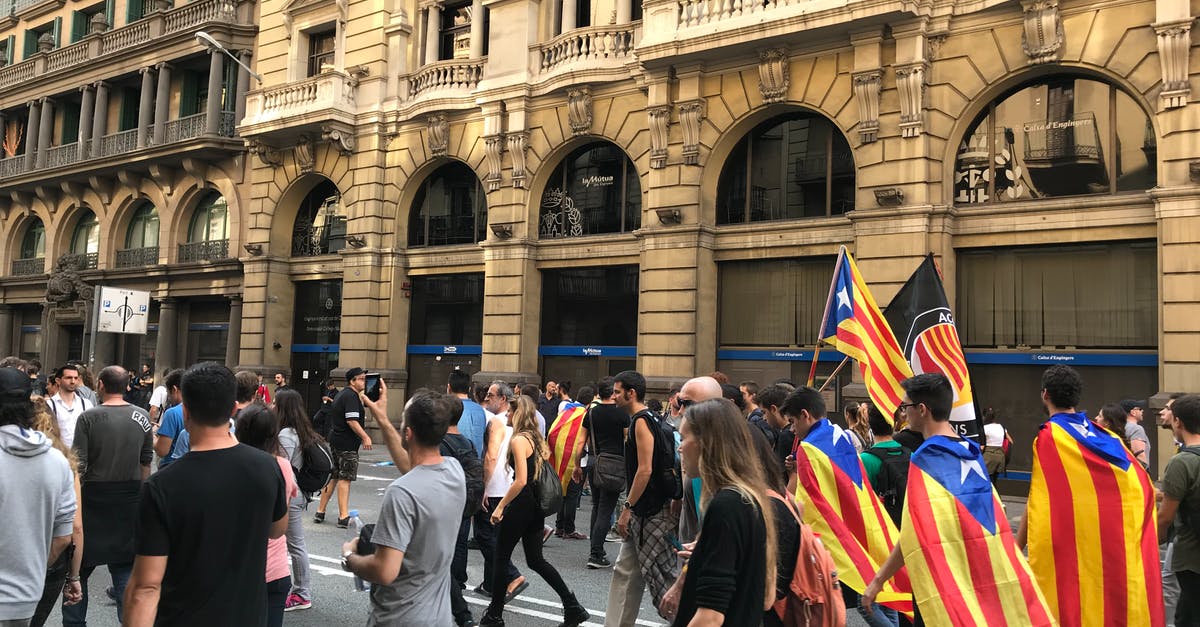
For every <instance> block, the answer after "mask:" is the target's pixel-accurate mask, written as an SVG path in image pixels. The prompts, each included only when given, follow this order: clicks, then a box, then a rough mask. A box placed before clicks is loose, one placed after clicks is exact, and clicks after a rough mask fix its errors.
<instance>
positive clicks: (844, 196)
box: [717, 113, 854, 224]
mask: <svg viewBox="0 0 1200 627" xmlns="http://www.w3.org/2000/svg"><path fill="white" fill-rule="evenodd" d="M852 209H854V157H853V155H852V154H851V152H850V145H849V144H848V143H846V138H845V137H844V136H843V135H842V133H841V131H840V130H838V129H837V128H836V127H835V126H834V125H833V124H832V123H830V122H829V120H827V119H825V118H823V117H821V116H819V115H816V114H812V113H793V114H789V115H786V116H779V117H776V118H772V119H770V120H768V121H766V122H764V123H762V124H760V125H758V126H757V127H756V128H755V129H754V130H753V131H750V133H748V134H747V135H746V136H745V137H743V138H742V140H741V141H740V142H738V145H737V146H735V147H734V149H733V152H731V153H730V154H729V159H728V160H726V162H725V166H724V167H723V168H722V169H721V178H720V181H719V183H718V184H717V223H718V224H738V223H742V222H758V221H762V220H784V219H789V218H812V217H820V216H829V215H838V214H842V213H846V212H847V211H850V210H852Z"/></svg>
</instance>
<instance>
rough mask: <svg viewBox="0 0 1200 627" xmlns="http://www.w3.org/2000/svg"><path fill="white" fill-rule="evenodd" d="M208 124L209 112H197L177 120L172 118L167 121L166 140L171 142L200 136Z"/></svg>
mask: <svg viewBox="0 0 1200 627" xmlns="http://www.w3.org/2000/svg"><path fill="white" fill-rule="evenodd" d="M207 125H208V114H207V113H197V114H195V115H189V116H187V117H183V118H179V119H177V120H170V121H169V122H167V128H166V133H165V134H166V138H165V141H166V142H167V143H168V144H170V143H172V142H177V141H182V140H185V139H192V138H193V137H199V136H201V135H203V134H204V129H205V127H206V126H207Z"/></svg>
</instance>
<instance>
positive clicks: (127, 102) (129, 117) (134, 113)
mask: <svg viewBox="0 0 1200 627" xmlns="http://www.w3.org/2000/svg"><path fill="white" fill-rule="evenodd" d="M140 100H141V92H140V90H138V89H135V88H133V87H126V88H125V89H123V90H122V91H121V128H120V130H122V131H128V130H132V129H135V128H137V123H138V107H139V106H140Z"/></svg>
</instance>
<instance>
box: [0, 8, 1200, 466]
mask: <svg viewBox="0 0 1200 627" xmlns="http://www.w3.org/2000/svg"><path fill="white" fill-rule="evenodd" d="M185 6H186V5H185ZM172 10H176V11H177V10H180V9H172ZM1192 10H1193V9H1192V7H1191V6H1190V5H1189V4H1188V3H1186V2H1182V1H1181V0H1158V1H1157V2H1149V1H1124V0H1122V1H1102V2H1077V1H1061V2H1054V1H1052V0H1029V1H1027V2H1015V1H1005V2H998V1H990V0H981V1H976V2H964V1H959V2H916V3H912V2H892V1H886V0H883V1H870V2H866V1H857V0H852V1H849V2H847V1H845V0H841V1H825V0H812V1H805V2H796V1H794V0H762V1H761V2H751V1H749V0H646V1H645V2H643V3H641V6H637V3H636V2H634V1H631V0H616V1H615V2H614V1H613V0H574V1H571V0H551V1H547V2H537V1H535V0H474V1H467V0H464V1H461V2H452V1H450V0H441V1H437V2H430V1H428V0H419V1H412V2H406V1H402V0H388V1H383V2H380V1H369V2H368V1H365V0H357V1H356V0H341V1H335V2H319V1H313V0H308V1H305V0H266V1H264V2H262V3H261V4H259V5H258V6H257V7H255V8H254V16H255V17H254V24H256V25H257V27H258V31H257V43H256V45H255V46H254V49H253V54H252V55H246V56H247V57H249V58H252V64H253V67H254V69H255V70H256V71H257V72H258V73H260V74H261V75H262V76H263V82H262V83H261V84H255V85H253V86H252V88H251V89H250V90H249V93H248V94H247V96H246V101H245V110H244V111H245V114H244V116H242V115H240V113H239V117H238V120H239V121H238V124H237V134H238V135H239V136H240V137H241V138H242V139H243V140H244V141H245V146H246V148H245V152H241V151H235V153H234V154H231V155H230V157H229V160H228V161H227V162H222V163H228V164H230V165H228V166H222V167H219V168H218V167H215V166H214V167H209V168H207V169H206V170H205V171H206V172H209V173H211V172H215V171H217V170H220V171H222V172H226V171H231V170H232V169H234V166H235V165H236V166H237V167H238V168H243V169H239V170H238V172H236V173H233V172H231V173H230V176H229V178H228V180H226V179H221V182H212V184H213V185H217V186H218V187H217V188H218V189H221V191H222V193H225V194H226V198H236V199H237V200H236V207H235V202H234V201H233V200H230V203H229V207H230V211H229V215H230V223H229V224H230V227H229V250H230V252H231V256H232V254H233V253H236V255H237V256H238V259H237V260H236V261H233V260H230V261H229V262H228V269H226V267H224V266H222V263H224V262H222V263H217V262H212V263H211V265H203V264H201V265H199V266H189V265H186V264H179V263H177V258H176V257H175V256H174V254H175V253H174V252H173V251H174V250H175V249H174V248H171V247H170V246H178V245H179V242H180V241H182V240H181V239H180V238H182V237H183V236H184V231H185V229H184V228H183V226H182V225H183V223H184V221H186V220H187V217H186V213H187V212H188V211H190V210H191V205H190V204H189V202H193V201H191V200H189V199H192V198H193V197H194V196H195V194H196V193H197V192H195V191H193V190H196V189H199V188H200V187H202V185H201V184H200V183H199V182H198V181H199V179H197V177H196V176H195V175H193V174H192V170H189V169H188V167H187V165H186V161H185V163H184V165H182V166H180V167H178V169H177V170H173V171H176V172H177V176H178V177H179V178H178V182H176V183H175V184H174V185H173V186H172V187H171V189H170V191H167V192H160V191H151V190H152V189H159V187H158V186H159V185H160V182H159V181H158V178H157V177H156V176H155V175H153V174H150V175H148V176H143V177H141V178H140V179H139V184H140V185H141V186H142V187H143V188H145V189H146V192H145V194H146V195H154V194H160V195H161V197H162V201H161V202H162V205H163V207H164V208H165V210H169V211H172V212H180V213H179V214H178V215H174V216H173V217H172V218H171V219H170V221H169V222H170V224H171V225H173V226H172V227H170V228H168V229H164V230H163V231H162V235H161V237H162V238H163V239H164V240H167V241H168V243H169V244H170V246H168V247H167V248H166V250H167V251H172V252H170V253H164V254H162V255H160V258H159V259H158V261H159V264H158V265H156V266H153V267H152V268H151V270H150V271H149V272H146V271H141V272H137V273H132V274H134V275H135V276H130V277H129V280H128V282H129V284H135V283H136V284H143V283H144V282H145V281H147V280H148V279H147V276H150V277H154V279H153V280H154V281H156V283H155V285H156V287H155V290H156V291H155V295H156V297H161V298H168V299H170V298H176V297H177V296H176V295H178V297H183V298H191V297H196V296H198V295H199V294H200V293H201V292H202V293H203V294H204V295H205V296H206V297H207V296H211V295H225V296H232V295H233V293H235V292H238V291H240V293H241V299H242V300H241V310H240V312H238V311H237V310H236V309H234V310H233V313H234V314H238V313H240V316H238V317H239V322H240V332H239V333H237V334H233V333H232V332H231V331H232V330H233V329H234V328H235V327H234V322H233V320H232V316H231V317H230V321H229V323H228V325H229V326H228V329H229V331H230V333H229V336H230V339H229V341H228V346H229V347H230V350H231V351H232V347H233V346H234V344H235V341H234V339H233V336H234V335H236V336H237V340H236V343H237V347H236V348H237V352H236V354H237V359H236V363H237V364H239V365H243V366H250V367H255V368H258V369H262V370H268V371H269V370H276V369H278V370H287V371H290V372H291V374H292V379H293V383H294V384H298V385H299V386H301V387H304V388H305V389H309V388H312V389H315V386H316V385H317V384H318V382H319V381H320V380H321V379H323V378H325V377H328V376H329V375H330V374H331V373H334V371H340V370H342V369H345V368H348V367H351V366H367V367H370V368H372V369H379V370H382V371H383V372H384V373H385V376H386V377H387V380H388V381H389V383H390V384H391V385H392V387H394V388H402V389H404V390H411V389H414V388H416V387H419V386H422V385H434V386H439V385H441V382H442V381H444V379H445V375H446V372H447V371H448V369H450V368H453V367H456V366H458V367H464V368H467V369H469V370H471V371H472V372H477V373H479V374H478V375H477V377H478V378H480V379H491V378H504V379H509V380H523V381H537V380H540V379H541V378H542V376H543V375H545V376H548V377H553V378H555V379H568V380H571V381H573V382H574V383H575V384H576V385H577V386H578V385H579V384H582V383H583V382H586V381H592V380H595V379H597V378H599V377H600V376H603V375H606V374H610V373H612V372H616V371H619V370H621V369H624V368H629V367H636V368H637V369H639V370H641V371H642V372H643V373H645V374H646V375H647V377H648V378H649V380H650V382H651V387H652V389H653V390H655V391H656V393H658V394H661V393H662V392H663V391H665V389H666V388H667V387H668V386H669V385H670V384H671V383H672V382H677V381H680V380H682V379H684V378H686V377H688V376H691V375H693V374H695V373H705V372H710V371H712V370H716V369H720V370H722V371H724V372H727V373H729V374H730V375H731V377H732V378H733V379H735V381H737V380H743V379H755V380H758V381H760V382H769V381H772V380H775V379H777V378H790V379H793V380H803V379H804V378H805V377H806V376H807V371H808V363H809V361H808V360H809V359H811V356H812V348H813V345H814V343H815V336H816V328H817V326H818V324H819V322H820V316H821V312H822V309H823V306H824V302H825V297H826V293H827V290H828V287H827V286H828V284H829V278H830V276H831V273H832V266H833V264H832V261H833V259H834V256H835V255H836V254H837V251H838V249H839V247H840V246H842V245H845V246H847V247H848V249H849V250H851V251H852V252H853V253H854V254H855V256H856V258H857V259H858V261H859V267H860V269H861V270H862V272H863V274H864V275H865V277H866V278H867V280H868V281H869V282H870V283H871V284H872V286H873V289H874V290H875V297H876V299H877V300H878V301H880V302H881V303H886V302H888V301H889V300H890V298H891V296H892V295H893V294H894V293H895V292H896V290H897V289H898V288H899V287H900V285H901V284H903V282H904V281H905V280H906V279H907V277H908V276H909V275H910V274H911V272H912V271H913V270H914V269H915V268H916V267H917V265H918V264H919V263H920V261H921V259H922V258H923V257H924V256H925V255H926V254H927V253H929V252H932V253H933V254H934V256H935V258H936V259H937V261H938V264H939V266H940V268H941V270H942V273H943V276H944V279H945V284H946V289H947V292H948V295H949V297H950V301H951V303H952V306H953V307H954V308H955V313H956V316H957V319H958V324H959V329H960V335H961V336H962V341H963V344H964V347H965V349H966V351H967V355H968V363H969V364H971V369H972V375H973V378H974V381H975V387H976V389H977V392H976V395H977V398H979V399H980V401H981V402H982V403H983V404H985V405H988V406H993V407H995V408H996V409H997V410H998V412H999V414H1000V416H1001V419H1002V421H1003V422H1004V423H1005V424H1006V426H1008V428H1009V429H1010V431H1011V432H1012V433H1013V434H1014V435H1015V436H1016V437H1017V439H1018V441H1022V440H1024V441H1028V440H1029V439H1031V438H1032V435H1033V433H1034V430H1035V429H1036V426H1037V424H1038V423H1040V422H1041V418H1040V416H1041V413H1040V405H1039V402H1038V376H1039V375H1040V372H1041V369H1042V368H1044V366H1045V365H1046V364H1050V363H1070V364H1074V365H1076V366H1078V367H1079V368H1080V369H1081V370H1082V371H1083V372H1084V374H1085V377H1086V378H1087V381H1088V383H1089V385H1088V390H1087V391H1086V393H1085V402H1084V405H1085V407H1087V408H1088V409H1089V410H1091V411H1093V412H1094V411H1096V410H1098V409H1099V407H1100V405H1101V404H1102V403H1103V402H1105V401H1112V400H1118V399H1119V398H1125V397H1129V398H1147V397H1150V396H1153V395H1156V394H1160V393H1165V392H1172V391H1177V390H1188V389H1193V388H1194V387H1195V383H1196V381H1198V380H1200V377H1198V375H1200V326H1197V325H1198V323H1197V320H1200V289H1198V288H1197V286H1198V285H1200V277H1198V276H1197V274H1196V273H1197V272H1200V266H1198V265H1197V263H1198V262H1197V261H1196V260H1197V259H1200V255H1198V254H1197V253H1200V243H1198V242H1200V209H1198V208H1197V207H1198V206H1200V204H1198V203H1197V200H1198V198H1200V186H1198V182H1197V181H1200V165H1193V164H1194V163H1195V162H1197V161H1200V154H1198V151H1197V149H1196V147H1195V146H1196V145H1197V144H1196V141H1195V140H1196V128H1197V121H1198V119H1200V118H1198V117H1197V112H1198V111H1200V107H1198V106H1197V104H1194V102H1193V101H1194V98H1193V93H1192V90H1191V85H1192V80H1193V79H1192V76H1193V74H1194V71H1195V70H1196V68H1193V67H1192V66H1191V64H1190V58H1191V56H1193V52H1192V51H1193V50H1194V48H1193V46H1192V44H1191V35H1190V30H1191V24H1192ZM229 45H230V47H231V48H237V47H238V46H239V45H241V44H240V41H238V42H233V41H231V42H229ZM0 76H2V74H0ZM0 82H2V80H0ZM9 106H10V107H11V106H15V105H9ZM2 167H3V165H2V163H0V172H2ZM242 174H244V178H238V176H240V175H242ZM121 181H123V179H120V178H118V182H121ZM206 184H207V183H206ZM225 184H227V185H229V187H230V188H229V189H228V190H225V189H222V188H220V187H219V185H225ZM43 187H45V188H48V189H52V190H61V189H65V187H60V186H58V185H57V183H55V184H53V185H44V186H43ZM85 187H86V186H85ZM38 189H40V188H37V187H35V188H33V190H34V191H33V193H26V195H25V196H22V195H21V193H22V191H21V190H14V193H13V194H12V198H13V201H12V203H10V204H9V206H8V208H7V211H6V212H5V213H6V217H5V220H4V222H3V229H4V230H3V236H4V238H5V239H4V240H3V241H5V242H6V243H7V244H8V246H7V250H8V251H10V252H6V253H5V255H6V256H5V264H6V265H5V268H6V269H8V268H9V267H10V265H9V264H11V263H12V262H13V260H16V259H20V258H19V257H16V256H14V254H13V253H12V252H11V251H13V250H15V247H16V246H17V244H18V243H20V242H21V241H22V237H23V236H24V233H25V232H26V230H27V224H28V222H29V220H30V219H31V218H32V215H34V214H39V212H40V214H42V215H43V220H44V222H45V224H47V225H48V227H47V230H46V232H47V234H48V235H47V243H48V244H49V245H50V248H48V249H47V250H54V251H59V250H65V248H64V247H65V243H64V242H65V241H66V239H69V235H68V233H69V232H70V228H71V227H70V225H69V220H67V221H64V220H66V217H67V216H69V215H72V214H71V212H72V209H69V208H67V207H65V206H64V207H63V208H62V209H61V210H54V211H52V210H50V209H49V208H47V207H45V206H43V204H42V203H43V201H41V200H34V199H40V198H41V193H40V192H38V191H37V190H38ZM8 190H9V186H8V185H7V182H6V181H4V179H3V178H0V191H5V192H7V191H8ZM54 193H55V194H57V196H56V197H58V196H65V194H62V193H59V191H55V192H54ZM23 198H28V199H30V202H31V203H32V205H31V207H32V209H30V208H27V207H26V206H25V205H22V204H21V202H20V200H19V199H23ZM93 202H95V201H93ZM175 207H179V209H175ZM166 208H169V209H166ZM118 213H119V212H118ZM98 215H99V213H98ZM115 215H117V214H116V213H114V216H115ZM105 220H107V222H102V225H101V233H102V234H105V235H104V238H107V239H104V238H102V241H103V242H108V244H107V246H108V248H107V249H106V248H105V247H104V246H102V247H101V249H102V253H101V263H100V268H99V269H98V270H97V272H98V273H99V274H98V275H97V278H98V279H107V278H108V274H106V273H108V272H109V270H108V268H110V267H111V266H109V265H108V264H109V261H108V260H107V258H106V257H105V255H110V254H111V251H110V249H113V248H117V247H119V246H118V245H117V243H116V242H117V241H118V240H119V238H120V237H124V236H125V235H124V234H122V233H120V232H119V231H120V230H121V229H122V228H124V224H125V223H123V222H121V218H115V217H114V218H105ZM167 223H168V221H166V220H164V222H163V224H164V225H166V224H167ZM105 224H107V225H108V229H109V230H110V231H112V230H114V229H115V232H114V233H108V231H106V230H105V227H104V225H105ZM110 239H111V240H112V241H111V242H110V241H109V240H110ZM243 251H244V254H243ZM48 256H53V255H48ZM84 275H85V276H88V274H87V272H85V273H84ZM176 277H178V278H176ZM188 281H195V282H196V283H195V284H191V283H188ZM0 286H2V287H0V289H2V290H3V291H2V292H0V294H2V295H3V302H5V303H6V304H7V305H8V306H9V309H7V310H0V323H3V324H0V327H3V328H6V329H7V328H11V329H12V333H11V336H12V337H11V338H10V339H8V340H7V341H9V342H10V343H14V342H15V343H14V344H13V345H14V346H17V345H18V344H19V345H20V347H21V349H22V350H24V344H21V342H23V341H24V340H25V339H26V338H24V336H23V335H22V333H21V330H22V329H26V328H28V327H29V326H30V325H29V322H28V321H29V320H31V319H33V317H31V314H28V313H26V310H25V309H22V307H26V306H27V304H28V303H33V302H35V301H37V300H38V299H39V298H40V297H41V293H42V290H43V289H44V277H33V278H30V277H17V276H7V277H5V278H4V279H3V280H2V281H0ZM167 302H170V301H167ZM4 311H8V312H9V313H8V314H7V316H8V319H7V322H6V319H5V318H4V317H3V316H4V315H5V314H4ZM177 325H178V323H177ZM181 331H182V329H181ZM43 337H44V338H45V337H48V336H46V335H45V334H43ZM43 341H48V340H43ZM181 342H182V340H181ZM0 348H3V344H0ZM232 354H233V353H232V352H231V353H230V356H231V357H230V360H229V361H231V363H232V362H233V361H235V360H233V359H232ZM187 356H188V357H189V358H190V357H192V355H191V354H190V353H189V354H188V355H187ZM826 359H831V360H830V361H824V360H823V361H822V362H820V368H819V374H821V375H822V377H824V376H828V375H830V374H831V373H832V372H833V371H834V368H835V367H836V365H837V360H836V356H828V355H827V356H826ZM831 389H832V390H834V391H835V392H834V394H832V395H831V399H832V400H833V401H834V402H841V401H842V400H844V399H846V398H849V397H850V396H852V395H853V389H854V386H853V378H852V376H851V375H850V374H849V373H848V370H847V371H843V373H842V374H841V375H839V379H838V380H837V381H836V384H835V385H832V386H831ZM843 389H845V390H847V393H846V394H840V393H839V392H840V391H842V390H843ZM1164 435H1165V433H1164ZM1020 450H1022V448H1021V447H1019V448H1018V451H1020ZM1029 461H1030V460H1029V459H1028V457H1027V455H1026V456H1025V459H1022V453H1021V452H1018V454H1017V456H1016V460H1015V463H1016V465H1018V466H1027V464H1028V463H1029Z"/></svg>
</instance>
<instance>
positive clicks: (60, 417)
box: [46, 364, 96, 446]
mask: <svg viewBox="0 0 1200 627" xmlns="http://www.w3.org/2000/svg"><path fill="white" fill-rule="evenodd" d="M54 377H55V379H57V380H58V394H55V395H54V396H51V397H50V399H49V400H48V401H46V402H47V403H48V404H49V405H50V413H51V414H54V418H55V420H57V421H58V433H59V435H60V436H61V437H62V441H63V444H66V445H67V446H72V445H73V444H74V443H75V423H76V422H77V421H78V420H79V417H80V416H81V415H83V412H85V411H87V410H89V409H91V408H93V407H95V406H96V403H94V402H92V401H90V400H88V399H86V398H84V397H83V395H81V394H79V393H78V391H79V386H80V385H81V379H80V376H79V367H78V366H75V365H72V364H67V365H65V366H63V367H61V368H59V369H58V370H56V371H55V372H54Z"/></svg>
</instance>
